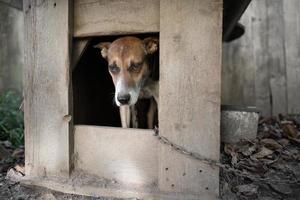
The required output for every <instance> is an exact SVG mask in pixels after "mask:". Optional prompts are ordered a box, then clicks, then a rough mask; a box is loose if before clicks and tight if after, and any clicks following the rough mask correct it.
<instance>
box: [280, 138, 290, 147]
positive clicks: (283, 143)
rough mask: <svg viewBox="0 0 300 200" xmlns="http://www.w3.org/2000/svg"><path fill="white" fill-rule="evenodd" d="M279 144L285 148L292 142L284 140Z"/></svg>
mask: <svg viewBox="0 0 300 200" xmlns="http://www.w3.org/2000/svg"><path fill="white" fill-rule="evenodd" d="M278 143H279V144H281V145H282V146H283V147H285V146H287V145H288V144H289V143H290V141H289V140H288V139H285V138H282V139H280V140H278Z"/></svg>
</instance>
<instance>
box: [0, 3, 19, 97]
mask: <svg viewBox="0 0 300 200" xmlns="http://www.w3.org/2000/svg"><path fill="white" fill-rule="evenodd" d="M0 22H1V23H0V47H1V48H0V92H1V91H2V90H4V89H8V88H10V89H17V90H19V91H21V90H22V73H23V72H22V69H23V55H24V54H23V33H24V31H23V28H24V23H23V12H22V10H18V9H17V8H16V7H11V6H9V5H7V4H6V3H2V2H0Z"/></svg>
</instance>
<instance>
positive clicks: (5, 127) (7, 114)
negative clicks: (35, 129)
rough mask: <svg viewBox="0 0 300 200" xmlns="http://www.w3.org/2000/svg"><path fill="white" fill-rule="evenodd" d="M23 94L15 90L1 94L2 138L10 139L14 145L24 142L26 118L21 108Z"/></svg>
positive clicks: (0, 136) (0, 121)
mask: <svg viewBox="0 0 300 200" xmlns="http://www.w3.org/2000/svg"><path fill="white" fill-rule="evenodd" d="M21 102H22V98H21V96H20V95H19V94H18V93H16V92H14V91H11V90H9V91H5V92H3V93H2V94H0V140H9V141H10V142H11V143H12V145H13V147H18V146H20V145H23V144H24V118H23V113H22V112H21V111H20V110H19V107H20V105H21Z"/></svg>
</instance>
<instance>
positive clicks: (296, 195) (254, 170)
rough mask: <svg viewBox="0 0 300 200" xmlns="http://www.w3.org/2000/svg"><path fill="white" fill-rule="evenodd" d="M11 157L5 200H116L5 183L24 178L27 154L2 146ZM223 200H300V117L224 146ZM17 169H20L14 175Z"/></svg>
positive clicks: (266, 122)
mask: <svg viewBox="0 0 300 200" xmlns="http://www.w3.org/2000/svg"><path fill="white" fill-rule="evenodd" d="M0 143H1V144H2V146H4V147H5V148H6V150H7V152H9V154H10V156H9V157H8V158H6V159H2V160H1V161H0V200H2V199H20V200H21V199H24V200H25V199H50V200H52V199H53V200H55V199H75V200H83V199H87V200H93V199H99V200H117V199H113V198H101V197H98V198H95V197H86V196H79V195H71V194H63V193H59V192H55V191H51V190H48V189H45V188H40V187H26V186H22V185H20V184H19V183H18V182H12V181H9V180H7V179H6V175H7V171H8V170H9V169H10V171H11V170H13V172H15V171H16V172H17V173H19V174H22V173H23V172H22V167H21V169H19V168H18V167H16V166H22V165H23V163H24V148H23V147H20V148H18V149H13V148H12V147H11V145H10V143H9V142H7V141H4V142H3V141H2V142H0ZM221 162H222V164H224V165H225V166H226V167H227V168H223V169H221V173H220V198H221V199H223V200H239V199H241V200H248V199H251V200H254V199H256V200H300V117H299V116H293V117H291V116H289V117H283V116H279V117H277V118H275V117H269V118H262V119H260V122H259V127H258V134H257V138H256V139H255V140H253V141H241V142H239V143H238V144H234V145H229V144H222V145H221ZM12 167H15V168H14V169H12Z"/></svg>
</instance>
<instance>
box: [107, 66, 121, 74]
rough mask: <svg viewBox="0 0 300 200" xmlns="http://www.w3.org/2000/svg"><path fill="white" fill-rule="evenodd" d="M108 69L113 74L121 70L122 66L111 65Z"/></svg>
mask: <svg viewBox="0 0 300 200" xmlns="http://www.w3.org/2000/svg"><path fill="white" fill-rule="evenodd" d="M108 69H109V71H110V72H111V73H113V74H116V73H119V72H120V68H119V67H118V66H117V65H109V66H108Z"/></svg>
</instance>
